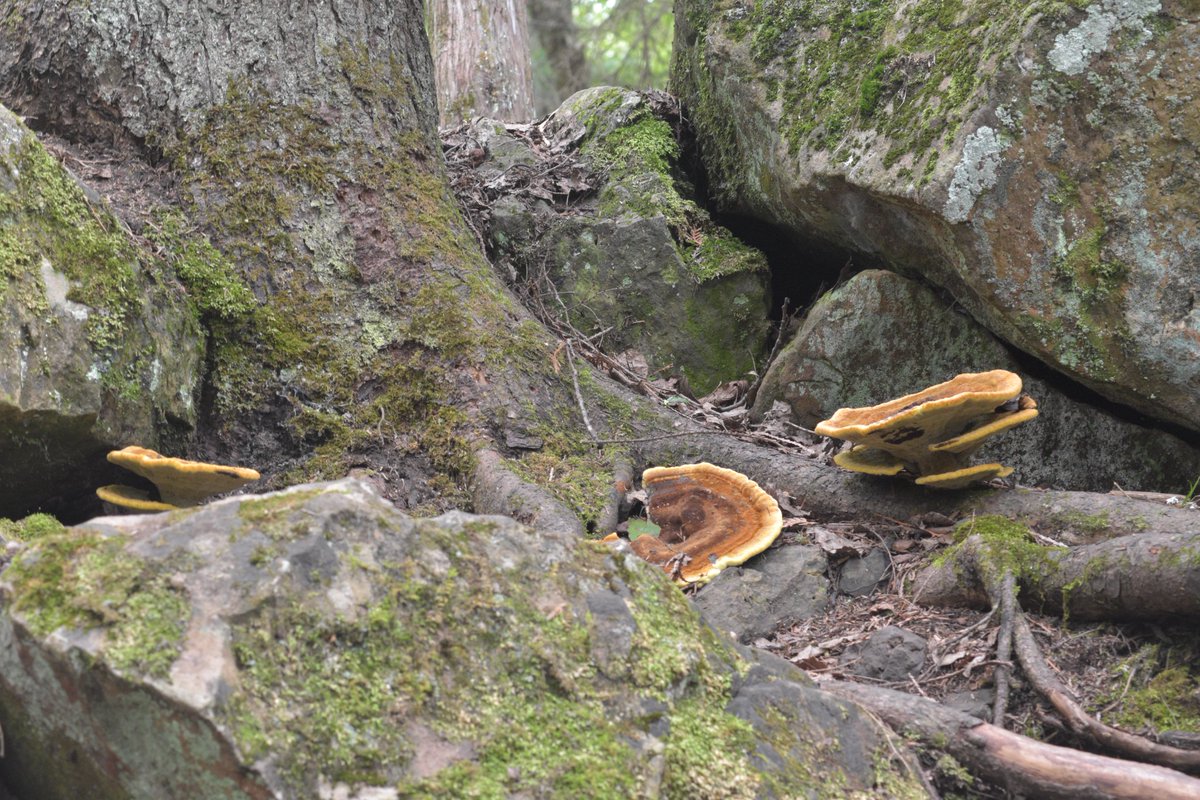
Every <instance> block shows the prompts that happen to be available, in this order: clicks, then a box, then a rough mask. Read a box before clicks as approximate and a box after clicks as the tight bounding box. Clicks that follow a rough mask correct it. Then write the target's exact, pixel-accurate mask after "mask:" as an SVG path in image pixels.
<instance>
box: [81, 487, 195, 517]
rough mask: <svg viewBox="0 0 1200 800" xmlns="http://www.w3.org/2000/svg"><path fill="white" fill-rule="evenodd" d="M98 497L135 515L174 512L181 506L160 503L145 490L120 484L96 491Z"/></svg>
mask: <svg viewBox="0 0 1200 800" xmlns="http://www.w3.org/2000/svg"><path fill="white" fill-rule="evenodd" d="M96 496H97V497H99V498H100V499H101V500H103V501H104V502H106V503H110V504H111V505H114V506H116V507H117V508H121V509H125V510H127V511H132V512H133V513H135V514H143V513H148V512H153V511H174V510H175V509H176V508H178V507H179V506H173V505H171V504H170V503H160V502H159V501H157V500H153V499H151V498H150V493H149V492H147V491H145V490H144V489H135V488H134V487H132V486H122V485H121V484H119V483H111V484H109V485H108V486H101V487H100V488H99V489H97V490H96Z"/></svg>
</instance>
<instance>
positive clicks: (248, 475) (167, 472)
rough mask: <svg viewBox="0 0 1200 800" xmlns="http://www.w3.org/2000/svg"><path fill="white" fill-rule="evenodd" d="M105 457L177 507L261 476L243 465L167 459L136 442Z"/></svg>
mask: <svg viewBox="0 0 1200 800" xmlns="http://www.w3.org/2000/svg"><path fill="white" fill-rule="evenodd" d="M108 460H109V461H111V462H112V463H114V464H117V465H118V466H122V467H124V468H125V469H127V470H129V471H130V472H136V473H137V474H138V475H141V476H142V477H143V478H145V479H146V480H148V481H150V482H151V483H153V484H154V485H155V486H157V487H158V496H159V497H160V498H161V499H162V501H163V502H164V503H168V504H170V505H172V506H179V507H183V506H196V505H199V504H200V503H202V502H204V501H205V500H206V499H208V498H209V497H212V496H213V495H217V494H223V493H225V492H231V491H233V490H234V489H237V488H239V487H241V486H244V485H245V484H247V483H250V482H251V481H256V480H258V479H259V478H260V477H261V476H260V475H259V474H258V472H257V471H255V470H252V469H248V468H246V467H225V466H221V465H220V464H203V463H201V462H199V461H188V460H186V459H183V458H169V457H167V456H163V455H159V454H158V453H156V452H154V451H153V450H149V449H147V448H145V447H137V446H136V445H131V446H129V447H126V448H124V449H121V450H114V451H112V452H111V453H109V454H108Z"/></svg>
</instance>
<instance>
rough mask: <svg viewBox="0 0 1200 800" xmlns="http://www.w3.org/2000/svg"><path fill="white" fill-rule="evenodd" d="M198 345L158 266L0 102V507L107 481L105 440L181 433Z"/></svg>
mask: <svg viewBox="0 0 1200 800" xmlns="http://www.w3.org/2000/svg"><path fill="white" fill-rule="evenodd" d="M203 352H204V340H203V336H202V335H201V332H200V326H199V321H198V316H197V314H196V312H195V310H194V309H193V308H192V307H191V306H189V304H188V303H187V302H186V300H185V298H184V296H183V293H182V292H181V291H179V290H178V288H177V286H176V285H175V283H174V281H173V277H172V275H171V274H170V271H169V270H168V269H167V268H166V267H165V265H164V264H163V263H162V262H161V261H159V260H157V259H156V258H155V257H154V256H152V255H151V254H150V253H149V251H148V250H147V249H146V248H144V247H142V246H139V245H138V244H137V243H136V242H135V241H134V239H133V237H132V236H131V235H130V234H129V233H128V232H127V230H126V228H124V227H123V225H122V224H121V223H120V222H118V220H117V219H116V218H115V217H113V216H112V215H111V214H110V213H109V212H108V210H107V208H106V206H105V204H104V203H103V202H102V201H101V200H100V199H99V198H98V197H97V196H96V195H95V194H94V193H91V192H90V190H88V189H87V188H86V187H84V186H83V185H82V184H80V183H79V182H78V181H76V180H75V178H74V177H73V176H72V175H71V174H70V173H68V172H67V171H66V170H65V169H64V168H63V167H62V166H61V165H60V164H59V162H58V161H57V160H56V159H55V158H54V157H53V156H51V155H50V154H49V153H48V152H47V151H46V149H45V148H44V147H43V146H42V145H41V144H40V143H39V141H38V140H37V138H36V137H35V136H34V134H33V133H32V132H31V131H30V130H29V129H28V128H26V127H25V125H24V124H23V123H22V122H21V120H20V118H19V117H17V116H16V115H15V114H13V113H12V112H11V111H9V110H8V109H6V108H3V107H0V453H2V454H4V457H3V458H0V517H3V516H9V517H19V516H23V515H24V514H26V513H29V512H31V511H36V510H39V509H44V510H51V511H58V510H61V509H63V508H67V507H69V506H70V505H71V504H72V501H73V500H75V498H77V497H86V496H88V495H90V493H91V492H92V490H94V489H95V487H96V486H97V485H99V484H100V483H106V482H109V481H108V480H105V476H106V475H108V474H109V470H110V469H112V468H110V467H109V465H108V464H107V463H106V462H105V460H104V454H105V452H106V451H107V450H109V449H112V448H114V447H121V446H124V445H126V444H130V443H137V444H142V445H145V446H147V447H155V446H158V443H159V438H160V436H161V435H164V434H166V435H168V436H170V435H176V436H178V435H181V434H184V433H186V432H187V431H189V430H190V429H191V428H192V426H193V425H194V424H195V420H196V409H195V406H194V399H195V395H196V390H197V386H198V383H199V379H200V374H201V362H202V358H203ZM112 471H114V472H115V470H112Z"/></svg>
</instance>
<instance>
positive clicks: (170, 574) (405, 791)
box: [0, 480, 910, 800]
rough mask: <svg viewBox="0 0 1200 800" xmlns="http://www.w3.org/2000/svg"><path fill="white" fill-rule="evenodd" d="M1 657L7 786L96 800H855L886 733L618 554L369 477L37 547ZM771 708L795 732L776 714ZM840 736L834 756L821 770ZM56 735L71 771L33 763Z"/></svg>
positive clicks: (125, 523) (867, 785)
mask: <svg viewBox="0 0 1200 800" xmlns="http://www.w3.org/2000/svg"><path fill="white" fill-rule="evenodd" d="M52 600H53V602H52ZM0 642H2V643H3V644H4V647H3V648H0V664H4V665H6V666H5V667H4V668H3V669H0V709H3V710H4V712H5V720H6V723H5V737H6V745H7V747H8V749H9V752H10V753H12V754H14V755H19V756H20V757H19V758H10V759H6V760H5V762H4V767H3V769H4V772H3V777H4V780H5V781H6V782H7V783H8V784H9V785H11V786H12V787H13V788H14V789H15V790H16V791H17V792H18V793H20V792H22V791H24V792H25V794H26V795H27V796H37V797H44V798H47V800H55V799H56V798H67V797H74V796H77V795H74V794H71V792H75V791H78V790H79V787H80V786H82V785H85V782H87V781H91V782H93V785H92V787H91V790H90V793H89V796H99V797H109V796H113V797H116V796H131V795H132V796H140V795H139V794H138V793H139V791H142V790H141V789H139V788H138V787H144V786H149V785H154V786H156V787H158V791H159V792H166V793H169V794H171V795H172V796H176V795H178V796H184V795H188V796H191V795H192V794H193V793H195V792H197V791H199V790H198V789H197V787H207V791H211V792H212V793H211V794H204V796H214V797H231V798H232V797H280V798H290V797H317V796H327V795H329V794H330V793H332V794H334V795H337V794H338V793H345V794H347V795H352V794H354V793H356V792H363V791H368V790H370V791H373V792H375V793H376V794H373V795H372V796H378V797H392V798H398V797H408V796H448V797H465V796H494V795H498V794H509V793H514V792H527V793H530V794H534V795H539V796H561V797H581V798H586V797H595V798H609V797H617V796H635V795H637V796H647V797H656V796H663V797H694V796H704V797H728V798H732V797H785V796H795V795H796V794H797V793H799V794H805V795H806V796H814V797H833V796H839V797H840V796H843V794H844V793H845V792H853V791H859V792H864V793H869V792H870V791H871V790H872V787H874V786H875V784H876V781H877V780H879V779H880V777H879V773H878V764H879V763H880V759H882V761H883V763H885V764H889V763H890V760H891V755H889V753H891V750H890V749H889V748H890V745H889V744H888V740H887V738H886V737H885V736H884V735H883V733H882V731H881V729H880V728H879V727H878V726H877V724H876V723H873V722H872V721H870V720H869V719H868V718H866V717H865V716H864V715H863V714H862V713H861V712H860V711H858V710H857V709H855V708H853V707H851V706H844V705H842V704H840V702H839V701H833V700H831V699H830V698H827V697H825V696H824V695H823V694H822V693H820V692H817V691H815V690H813V689H811V688H810V687H808V686H807V685H805V684H806V679H805V678H804V677H803V676H802V674H801V673H799V672H797V671H795V670H794V669H793V668H792V667H791V666H790V665H789V664H786V663H785V662H778V663H775V662H773V661H770V657H768V656H761V657H752V656H749V655H742V654H739V653H738V652H736V651H734V650H732V649H731V647H730V645H728V644H726V643H725V642H724V641H722V639H721V638H720V637H718V636H717V634H715V633H714V632H713V631H712V630H711V629H709V628H707V627H706V626H704V625H703V624H702V623H701V622H700V620H699V618H698V616H697V614H696V612H695V610H694V609H692V608H691V606H690V605H689V604H688V602H687V600H686V599H685V598H684V597H683V595H682V594H680V593H679V592H678V590H676V589H675V588H674V587H673V586H672V585H671V584H670V583H669V582H668V581H667V580H666V579H665V578H664V577H663V576H661V575H660V574H657V572H656V571H655V570H654V569H653V568H652V567H650V566H649V565H646V564H644V563H643V562H642V561H641V560H640V559H638V558H637V557H636V556H634V555H633V554H632V553H631V552H629V551H628V550H627V549H624V548H621V549H618V550H616V551H613V550H611V549H610V548H608V547H607V546H604V545H599V544H597V543H593V542H586V541H584V540H581V539H577V538H574V537H572V536H570V535H567V534H556V533H550V532H539V533H535V532H533V531H531V530H529V529H528V528H525V527H524V526H521V525H520V524H518V523H516V522H514V521H512V520H510V519H507V518H502V517H477V516H472V515H468V514H462V513H458V512H455V513H452V514H449V515H445V516H442V517H439V518H436V519H431V520H420V521H418V520H412V519H410V518H407V517H405V516H403V515H401V514H399V513H398V512H396V511H395V510H394V508H393V507H391V506H390V505H389V504H388V503H386V502H385V501H383V500H382V499H380V498H379V497H378V496H377V495H375V494H374V493H373V492H371V491H370V490H369V489H368V488H367V486H366V485H365V484H362V483H359V482H357V481H353V480H347V481H341V482H338V483H333V484H324V485H311V486H301V487H296V488H294V489H291V490H287V491H285V492H280V493H276V494H273V495H265V496H260V497H236V498H230V499H227V500H223V501H218V502H216V503H214V504H212V505H209V506H206V507H203V508H201V509H197V510H188V511H180V512H169V513H166V514H159V515H153V516H140V517H110V518H101V519H98V520H95V521H94V522H92V523H89V524H87V525H85V526H80V527H77V528H72V529H68V530H67V531H65V532H64V533H62V534H59V535H56V536H53V537H51V538H49V539H45V540H42V541H40V542H36V543H33V544H31V545H29V546H28V547H27V548H26V549H24V550H22V551H21V552H20V553H19V554H18V556H17V558H16V560H15V561H14V564H13V565H12V566H10V567H9V568H8V569H7V570H6V571H5V572H3V573H0ZM756 658H757V659H758V660H757V662H756V660H755V659H756ZM17 660H19V661H20V663H21V666H20V667H17V666H16V663H17ZM9 662H11V663H9ZM764 665H767V666H764ZM9 667H12V668H11V669H10V668H9ZM48 675H54V676H55V678H54V679H53V680H49V681H47V680H43V679H41V678H39V677H38V676H48ZM100 684H103V685H104V693H103V694H102V695H94V694H93V693H94V692H95V691H97V690H99V685H100ZM88 697H95V698H96V699H94V700H91V701H89V700H87V699H86V698H88ZM834 706H836V707H837V710H836V712H834V711H833V710H832V709H833V707H834ZM781 713H785V714H788V715H791V717H792V718H794V719H793V722H792V723H791V724H790V725H788V726H787V727H786V728H785V729H780V728H775V727H772V726H770V725H768V724H766V723H765V722H764V720H769V719H775V718H776V716H777V715H778V714H781ZM10 721H11V722H10ZM818 725H820V726H822V727H820V728H818V727H816V726H818ZM829 725H835V726H839V729H840V728H842V727H844V728H845V730H846V732H845V734H844V735H843V734H840V733H831V732H830V730H828V729H827V726H829ZM831 737H839V738H840V741H841V742H842V748H841V750H836V749H834V748H823V749H821V750H820V754H819V755H818V751H817V749H814V747H813V746H811V743H812V742H816V741H826V740H829V739H830V738H831ZM63 747H71V748H73V749H74V751H76V752H78V753H79V758H78V759H77V760H76V761H75V762H72V763H70V764H62V765H60V767H59V768H58V769H56V770H48V771H45V772H38V771H26V770H25V769H24V768H23V767H24V766H27V765H33V764H38V763H43V762H44V759H46V758H47V757H49V754H50V753H52V752H55V751H56V749H59V748H63ZM884 773H885V774H887V775H888V776H889V777H891V778H899V779H900V780H901V781H902V782H903V781H908V780H910V779H909V778H906V777H904V776H905V774H906V773H905V772H904V770H903V768H901V767H899V766H896V767H895V768H891V767H888V768H886V769H885V770H884ZM370 787H374V788H370ZM835 787H836V788H835Z"/></svg>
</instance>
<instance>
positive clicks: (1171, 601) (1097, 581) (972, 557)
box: [913, 495, 1200, 621]
mask: <svg viewBox="0 0 1200 800" xmlns="http://www.w3.org/2000/svg"><path fill="white" fill-rule="evenodd" d="M1097 496H1103V495H1097ZM1181 513H1183V514H1184V515H1185V516H1186V515H1189V514H1190V515H1191V516H1192V530H1191V532H1190V533H1187V534H1165V533H1142V534H1138V535H1135V536H1125V537H1122V538H1120V539H1112V540H1109V541H1105V542H1098V543H1096V544H1091V545H1081V546H1079V547H1073V548H1070V549H1066V548H1042V550H1041V554H1040V556H1039V557H1038V558H1037V559H1036V561H1037V563H1036V565H1032V566H1031V568H1030V569H1027V570H1024V571H1022V574H1021V575H1020V576H1019V577H1018V584H1019V588H1020V593H1019V595H1018V596H1019V597H1020V600H1021V604H1022V605H1023V606H1024V607H1025V608H1028V609H1030V610H1036V611H1038V612H1039V613H1046V614H1062V615H1063V616H1069V617H1070V619H1072V620H1078V621H1091V620H1112V621H1118V620H1125V621H1137V620H1147V621H1154V620H1159V619H1163V618H1164V617H1166V618H1180V617H1184V618H1187V617H1191V618H1193V619H1196V618H1200V563H1197V559H1196V557H1195V554H1196V553H1197V552H1200V520H1198V519H1197V518H1196V514H1195V512H1194V511H1191V512H1188V511H1185V512H1181ZM1031 547H1032V545H1031ZM980 559H983V561H982V563H981V564H980V566H981V567H983V568H984V569H985V570H986V568H987V567H988V566H989V565H988V564H987V563H986V560H987V544H986V543H985V542H984V540H983V539H981V538H980V537H979V536H978V535H973V536H970V537H968V538H967V539H966V540H965V541H964V542H963V543H962V545H961V546H960V547H959V549H958V550H957V551H956V552H955V553H954V554H953V555H952V556H951V557H949V558H946V559H944V560H943V561H942V563H941V564H935V565H931V566H929V567H927V568H926V569H925V571H924V572H922V573H921V574H920V575H919V576H918V577H917V579H916V586H915V590H914V593H913V599H914V600H915V601H916V602H917V603H920V604H922V605H933V606H950V607H958V608H961V607H969V608H984V607H986V606H987V604H988V600H989V598H988V595H987V592H986V589H985V587H984V586H983V584H982V583H981V582H980V581H975V582H972V581H965V580H963V574H962V571H961V569H960V566H962V565H968V566H970V565H972V564H973V563H974V562H976V561H979V560H980Z"/></svg>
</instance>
